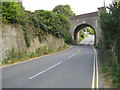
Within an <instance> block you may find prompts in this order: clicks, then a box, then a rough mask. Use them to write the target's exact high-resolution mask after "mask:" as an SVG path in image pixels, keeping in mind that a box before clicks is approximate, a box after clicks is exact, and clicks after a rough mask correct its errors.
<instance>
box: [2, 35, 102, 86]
mask: <svg viewBox="0 0 120 90" xmlns="http://www.w3.org/2000/svg"><path fill="white" fill-rule="evenodd" d="M93 44H94V36H92V35H90V36H89V37H88V38H86V39H85V40H83V41H82V43H81V44H76V45H72V46H70V47H71V48H69V49H66V50H64V51H61V52H57V53H54V54H50V55H47V56H43V57H39V58H35V59H32V60H29V61H24V62H21V63H18V64H13V65H9V66H6V67H3V68H2V88H99V87H100V86H101V85H100V83H99V80H100V77H99V71H98V70H99V68H97V64H98V63H97V61H95V59H96V58H95V56H96V55H97V54H96V53H95V49H94V46H93ZM97 72H98V73H97Z"/></svg>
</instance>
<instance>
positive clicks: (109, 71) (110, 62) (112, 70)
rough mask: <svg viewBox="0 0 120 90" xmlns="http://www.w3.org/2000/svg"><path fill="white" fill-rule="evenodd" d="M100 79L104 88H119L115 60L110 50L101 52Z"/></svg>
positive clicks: (119, 74)
mask: <svg viewBox="0 0 120 90" xmlns="http://www.w3.org/2000/svg"><path fill="white" fill-rule="evenodd" d="M101 52H102V54H101V55H102V60H101V67H102V70H101V71H102V77H103V81H104V84H105V86H107V87H109V88H120V71H119V70H118V68H117V65H118V64H117V58H116V55H115V53H114V51H112V50H102V51H101Z"/></svg>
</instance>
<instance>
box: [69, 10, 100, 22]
mask: <svg viewBox="0 0 120 90" xmlns="http://www.w3.org/2000/svg"><path fill="white" fill-rule="evenodd" d="M95 16H98V11H97V12H92V13H87V14H81V15H77V16H71V17H70V20H75V19H83V18H89V17H95Z"/></svg>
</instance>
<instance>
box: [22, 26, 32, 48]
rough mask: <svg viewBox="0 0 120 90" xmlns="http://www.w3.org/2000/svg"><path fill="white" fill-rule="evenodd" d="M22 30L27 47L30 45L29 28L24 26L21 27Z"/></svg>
mask: <svg viewBox="0 0 120 90" xmlns="http://www.w3.org/2000/svg"><path fill="white" fill-rule="evenodd" d="M23 30H24V39H25V42H26V45H27V47H30V30H28V29H27V28H26V27H23Z"/></svg>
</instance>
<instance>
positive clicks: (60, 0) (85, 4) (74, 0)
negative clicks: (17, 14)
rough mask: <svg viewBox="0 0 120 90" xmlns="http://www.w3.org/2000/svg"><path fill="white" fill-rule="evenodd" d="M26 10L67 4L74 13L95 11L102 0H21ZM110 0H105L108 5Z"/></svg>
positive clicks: (47, 8)
mask: <svg viewBox="0 0 120 90" xmlns="http://www.w3.org/2000/svg"><path fill="white" fill-rule="evenodd" d="M22 1H23V6H24V7H25V9H26V10H30V11H34V10H38V9H40V10H52V9H53V8H54V7H55V6H57V5H60V4H61V5H65V4H69V5H70V6H71V9H72V10H73V12H74V13H75V14H76V15H79V14H84V13H89V12H94V11H97V8H98V7H102V6H103V5H104V4H103V2H104V0H22ZM110 3H112V0H105V4H106V5H109V4H110Z"/></svg>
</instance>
